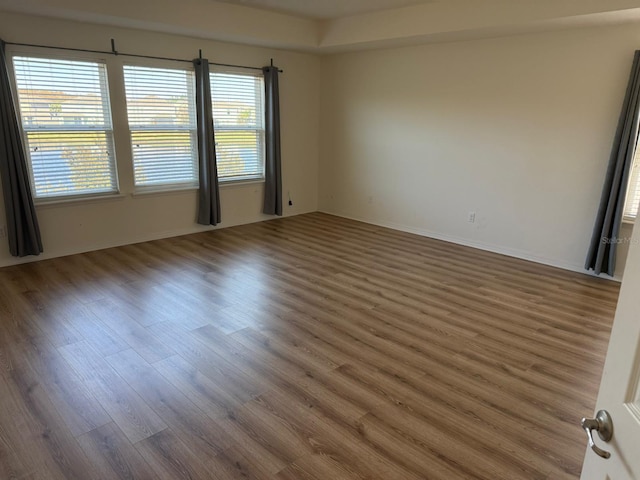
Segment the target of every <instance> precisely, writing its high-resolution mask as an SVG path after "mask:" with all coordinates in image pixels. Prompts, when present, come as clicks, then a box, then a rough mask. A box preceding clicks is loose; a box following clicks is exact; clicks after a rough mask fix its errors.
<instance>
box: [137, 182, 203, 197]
mask: <svg viewBox="0 0 640 480" xmlns="http://www.w3.org/2000/svg"><path fill="white" fill-rule="evenodd" d="M198 188H199V187H197V186H194V185H191V186H184V185H183V186H180V187H173V188H171V187H167V188H153V189H148V190H147V189H140V190H138V191H135V192H133V193H132V194H131V196H132V197H134V198H135V197H148V196H150V195H170V194H178V193H186V192H193V191H195V190H198Z"/></svg>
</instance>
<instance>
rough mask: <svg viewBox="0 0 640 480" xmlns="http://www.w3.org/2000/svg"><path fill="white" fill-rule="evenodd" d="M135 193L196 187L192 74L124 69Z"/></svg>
mask: <svg viewBox="0 0 640 480" xmlns="http://www.w3.org/2000/svg"><path fill="white" fill-rule="evenodd" d="M124 80H125V88H126V92H127V112H128V115H129V129H130V130H131V145H132V150H133V169H134V181H135V185H136V187H151V188H153V187H167V186H178V185H190V186H196V185H197V184H198V153H197V134H196V114H195V110H196V109H195V93H194V81H195V78H194V73H193V72H192V71H189V70H177V69H166V68H147V67H136V66H125V67H124Z"/></svg>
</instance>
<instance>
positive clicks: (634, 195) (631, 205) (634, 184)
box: [624, 148, 640, 220]
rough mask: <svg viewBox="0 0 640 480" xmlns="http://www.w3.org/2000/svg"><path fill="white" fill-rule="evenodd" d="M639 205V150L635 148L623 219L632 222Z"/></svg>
mask: <svg viewBox="0 0 640 480" xmlns="http://www.w3.org/2000/svg"><path fill="white" fill-rule="evenodd" d="M639 205H640V149H638V148H636V154H635V158H634V161H633V166H632V167H631V175H630V177H629V185H628V187H627V198H626V200H625V203H624V218H625V219H627V220H634V219H635V218H636V215H638V206H639Z"/></svg>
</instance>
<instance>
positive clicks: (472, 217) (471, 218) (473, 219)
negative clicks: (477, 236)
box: [469, 212, 476, 223]
mask: <svg viewBox="0 0 640 480" xmlns="http://www.w3.org/2000/svg"><path fill="white" fill-rule="evenodd" d="M469 223H476V212H469Z"/></svg>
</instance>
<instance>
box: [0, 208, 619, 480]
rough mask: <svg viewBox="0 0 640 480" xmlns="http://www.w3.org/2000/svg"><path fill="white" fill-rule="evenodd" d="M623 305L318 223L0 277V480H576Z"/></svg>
mask: <svg viewBox="0 0 640 480" xmlns="http://www.w3.org/2000/svg"><path fill="white" fill-rule="evenodd" d="M617 295H618V286H617V285H616V284H615V283H612V282H607V281H603V280H598V279H594V278H590V277H587V276H584V275H580V274H574V273H569V272H565V271H561V270H557V269H554V268H550V267H545V266H540V265H536V264H533V263H529V262H525V261H520V260H515V259H512V258H508V257H503V256H499V255H495V254H491V253H487V252H482V251H477V250H473V249H470V248H465V247H460V246H456V245H452V244H447V243H444V242H439V241H435V240H430V239H426V238H422V237H418V236H414V235H410V234H405V233H400V232H395V231H392V230H388V229H384V228H379V227H375V226H371V225H366V224H362V223H358V222H354V221H350V220H345V219H340V218H337V217H333V216H329V215H324V214H319V213H315V214H309V215H303V216H299V217H295V218H288V219H280V220H274V221H270V222H265V223H259V224H254V225H248V226H242V227H233V228H229V229H224V230H218V231H214V232H208V233H202V234H197V235H190V236H185V237H180V238H174V239H168V240H162V241H156V242H150V243H143V244H138V245H131V246H127V247H121V248H115V249H110V250H102V251H99V252H93V253H88V254H83V255H76V256H71V257H66V258H60V259H55V260H49V261H42V262H38V263H32V264H28V265H23V266H17V267H10V268H4V269H0V316H1V319H2V320H1V321H0V479H14V478H19V479H33V480H35V479H38V480H50V479H53V480H55V479H82V480H94V479H116V478H119V479H120V478H121V479H156V478H161V479H167V480H179V479H256V480H258V479H274V480H306V479H313V480H333V479H384V480H393V479H398V480H413V479H446V480H456V479H465V480H466V479H490V480H495V479H508V480H517V479H526V480H536V479H540V480H542V479H569V478H573V479H575V478H578V476H579V473H580V468H581V464H582V458H583V455H584V452H585V448H586V438H585V435H584V433H583V432H582V430H581V429H580V427H579V425H578V422H579V419H580V418H581V417H582V416H585V415H590V414H591V413H592V412H593V407H594V403H595V398H596V393H597V388H598V383H599V378H600V375H601V371H602V366H603V359H604V353H605V349H606V345H607V341H608V337H609V332H610V326H611V321H612V317H613V313H614V307H615V303H616V299H617Z"/></svg>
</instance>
